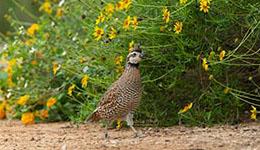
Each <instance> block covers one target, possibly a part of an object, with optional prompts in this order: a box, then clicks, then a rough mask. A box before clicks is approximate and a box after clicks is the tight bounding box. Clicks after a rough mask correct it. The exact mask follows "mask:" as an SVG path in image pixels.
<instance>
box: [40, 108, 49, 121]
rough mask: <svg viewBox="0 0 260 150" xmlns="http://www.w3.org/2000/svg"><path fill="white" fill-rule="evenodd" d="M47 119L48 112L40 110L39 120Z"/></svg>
mask: <svg viewBox="0 0 260 150" xmlns="http://www.w3.org/2000/svg"><path fill="white" fill-rule="evenodd" d="M48 117H49V112H48V110H46V109H43V110H41V113H40V118H41V119H45V118H48Z"/></svg>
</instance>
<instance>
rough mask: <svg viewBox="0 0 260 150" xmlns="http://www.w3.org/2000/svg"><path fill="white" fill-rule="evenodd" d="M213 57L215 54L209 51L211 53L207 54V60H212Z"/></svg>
mask: <svg viewBox="0 0 260 150" xmlns="http://www.w3.org/2000/svg"><path fill="white" fill-rule="evenodd" d="M214 56H215V52H214V51H211V52H210V53H209V60H212V59H213V58H214Z"/></svg>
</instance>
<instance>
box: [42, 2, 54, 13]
mask: <svg viewBox="0 0 260 150" xmlns="http://www.w3.org/2000/svg"><path fill="white" fill-rule="evenodd" d="M39 10H40V11H44V12H46V13H47V14H51V13H52V8H51V3H50V2H49V1H45V2H44V3H42V5H41V7H40V8H39Z"/></svg>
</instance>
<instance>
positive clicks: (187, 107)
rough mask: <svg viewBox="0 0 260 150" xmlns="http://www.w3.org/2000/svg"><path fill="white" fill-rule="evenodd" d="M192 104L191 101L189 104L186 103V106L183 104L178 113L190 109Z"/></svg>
mask: <svg viewBox="0 0 260 150" xmlns="http://www.w3.org/2000/svg"><path fill="white" fill-rule="evenodd" d="M192 105H193V104H192V103H189V104H187V105H186V106H184V108H183V109H181V110H180V111H179V114H181V113H185V112H187V111H188V110H190V109H191V108H192Z"/></svg>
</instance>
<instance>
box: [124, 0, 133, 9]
mask: <svg viewBox="0 0 260 150" xmlns="http://www.w3.org/2000/svg"><path fill="white" fill-rule="evenodd" d="M122 2H123V7H124V9H125V10H127V9H128V8H129V6H130V4H131V3H132V0H122Z"/></svg>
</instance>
